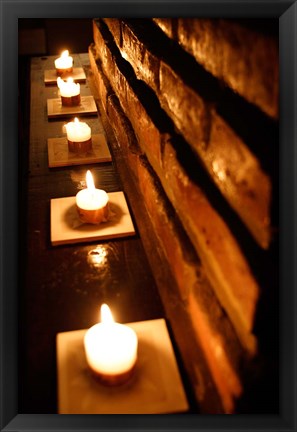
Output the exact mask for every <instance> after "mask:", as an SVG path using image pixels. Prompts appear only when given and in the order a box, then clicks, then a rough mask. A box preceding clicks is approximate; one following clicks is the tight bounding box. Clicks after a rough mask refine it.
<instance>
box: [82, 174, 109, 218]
mask: <svg viewBox="0 0 297 432" xmlns="http://www.w3.org/2000/svg"><path fill="white" fill-rule="evenodd" d="M86 181H87V188H86V189H83V190H81V191H79V192H78V193H77V194H76V206H77V210H78V214H79V217H80V219H81V221H82V222H86V223H92V224H99V223H101V222H106V221H107V220H108V216H109V208H108V201H109V198H108V195H107V193H106V192H105V191H104V190H102V189H96V188H95V185H94V181H93V177H92V174H91V172H90V171H89V170H88V171H87V175H86Z"/></svg>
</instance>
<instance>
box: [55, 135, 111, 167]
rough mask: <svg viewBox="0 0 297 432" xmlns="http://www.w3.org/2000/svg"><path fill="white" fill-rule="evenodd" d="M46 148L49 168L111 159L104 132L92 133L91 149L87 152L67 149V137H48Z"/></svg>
mask: <svg viewBox="0 0 297 432" xmlns="http://www.w3.org/2000/svg"><path fill="white" fill-rule="evenodd" d="M47 148H48V166H49V167H50V168H54V167H61V166H71V165H83V164H91V163H100V162H110V161H111V154H110V152H109V148H108V145H107V142H106V139H105V136H104V134H94V135H92V150H91V151H88V152H87V153H82V154H76V153H73V152H71V151H69V150H68V141H67V137H61V138H49V139H48V140H47Z"/></svg>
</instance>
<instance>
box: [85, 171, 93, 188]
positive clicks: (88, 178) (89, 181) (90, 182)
mask: <svg viewBox="0 0 297 432" xmlns="http://www.w3.org/2000/svg"><path fill="white" fill-rule="evenodd" d="M86 181H87V188H88V189H90V191H93V190H95V185H94V180H93V176H92V174H91V171H90V170H88V171H87V175H86Z"/></svg>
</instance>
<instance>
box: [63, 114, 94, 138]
mask: <svg viewBox="0 0 297 432" xmlns="http://www.w3.org/2000/svg"><path fill="white" fill-rule="evenodd" d="M65 128H66V133H67V139H68V140H69V141H72V142H83V141H87V140H89V139H90V138H91V128H90V127H89V126H88V125H87V123H84V122H80V121H79V120H78V118H75V119H74V121H73V122H69V123H67V124H66V125H65Z"/></svg>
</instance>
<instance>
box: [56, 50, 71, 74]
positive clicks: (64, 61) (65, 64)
mask: <svg viewBox="0 0 297 432" xmlns="http://www.w3.org/2000/svg"><path fill="white" fill-rule="evenodd" d="M72 65H73V58H72V57H71V56H69V51H68V50H65V51H63V52H62V54H61V57H59V58H57V59H56V60H55V67H56V69H70V68H72Z"/></svg>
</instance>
